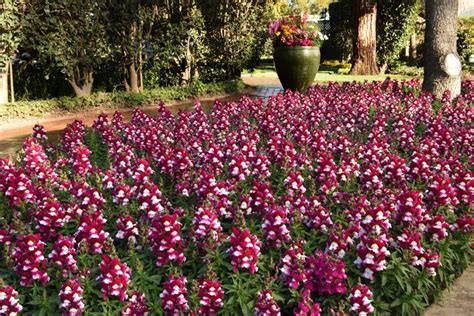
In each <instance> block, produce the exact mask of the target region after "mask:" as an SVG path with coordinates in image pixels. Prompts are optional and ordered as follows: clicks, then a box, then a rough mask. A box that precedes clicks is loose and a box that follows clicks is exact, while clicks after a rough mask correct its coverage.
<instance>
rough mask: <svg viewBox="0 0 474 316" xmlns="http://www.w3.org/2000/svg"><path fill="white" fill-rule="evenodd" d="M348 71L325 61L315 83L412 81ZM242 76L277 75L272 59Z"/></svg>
mask: <svg viewBox="0 0 474 316" xmlns="http://www.w3.org/2000/svg"><path fill="white" fill-rule="evenodd" d="M349 71H350V65H349V64H341V63H339V62H337V61H327V62H325V63H323V64H321V65H320V66H319V70H318V74H317V75H316V78H315V80H314V81H315V82H329V81H336V82H342V81H357V82H361V81H365V80H367V81H374V80H385V78H387V77H390V78H392V79H397V80H407V79H413V78H414V76H410V75H402V74H385V75H371V76H355V75H349V74H348V72H349ZM243 74H244V75H251V76H253V77H262V78H276V77H277V74H276V71H275V66H274V65H273V60H272V59H264V60H262V61H261V62H260V64H259V65H258V66H257V67H256V68H255V69H254V70H253V71H244V72H243Z"/></svg>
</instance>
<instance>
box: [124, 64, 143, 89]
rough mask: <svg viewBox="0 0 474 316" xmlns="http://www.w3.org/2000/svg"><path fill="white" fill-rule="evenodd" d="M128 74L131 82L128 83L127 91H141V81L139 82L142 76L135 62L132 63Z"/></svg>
mask: <svg viewBox="0 0 474 316" xmlns="http://www.w3.org/2000/svg"><path fill="white" fill-rule="evenodd" d="M128 74H129V77H130V83H129V84H128V85H127V86H128V89H127V91H128V92H133V93H137V92H140V83H139V78H140V76H139V73H138V71H137V69H136V68H135V64H134V63H132V64H130V66H129V69H128Z"/></svg>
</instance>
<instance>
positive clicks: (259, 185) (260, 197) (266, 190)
mask: <svg viewBox="0 0 474 316" xmlns="http://www.w3.org/2000/svg"><path fill="white" fill-rule="evenodd" d="M250 200H251V208H252V210H253V211H254V212H255V213H258V214H260V215H262V216H264V215H265V214H266V213H267V210H269V209H270V207H271V206H272V205H273V204H275V198H274V197H273V192H272V189H271V187H270V184H268V183H267V182H259V181H258V180H254V182H253V187H252V189H251V190H250Z"/></svg>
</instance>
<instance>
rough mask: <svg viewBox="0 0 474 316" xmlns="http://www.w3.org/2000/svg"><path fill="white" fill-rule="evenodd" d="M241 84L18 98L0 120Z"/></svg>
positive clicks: (181, 96) (180, 96) (128, 104)
mask: <svg viewBox="0 0 474 316" xmlns="http://www.w3.org/2000/svg"><path fill="white" fill-rule="evenodd" d="M243 88H244V84H243V82H242V81H240V80H233V81H225V82H215V83H202V82H196V83H194V84H191V85H188V86H185V87H177V86H175V87H159V88H155V89H149V90H145V91H144V92H142V93H127V92H125V91H120V92H115V93H96V94H92V95H90V96H87V97H81V98H77V97H76V98H75V97H61V98H55V99H49V100H37V101H19V102H15V103H9V104H6V105H4V106H2V107H0V120H5V119H13V118H23V117H41V116H46V115H48V114H50V113H51V112H55V111H63V112H64V111H67V112H79V111H82V110H85V109H90V108H94V107H98V106H101V107H105V108H108V109H115V108H134V107H137V106H146V105H152V104H156V103H157V102H159V101H164V102H167V101H172V100H186V99H188V98H194V97H200V96H203V95H206V94H213V93H234V92H237V91H240V90H242V89H243Z"/></svg>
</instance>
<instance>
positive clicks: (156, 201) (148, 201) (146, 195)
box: [137, 183, 164, 219]
mask: <svg viewBox="0 0 474 316" xmlns="http://www.w3.org/2000/svg"><path fill="white" fill-rule="evenodd" d="M137 200H138V203H139V204H140V209H141V210H143V211H145V212H146V215H147V218H148V219H153V218H154V217H155V216H156V215H157V214H161V213H162V212H163V210H164V207H163V205H162V201H161V191H160V189H159V188H158V186H157V185H156V184H153V183H147V184H144V185H142V186H141V187H140V188H139V189H138V197H137Z"/></svg>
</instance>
